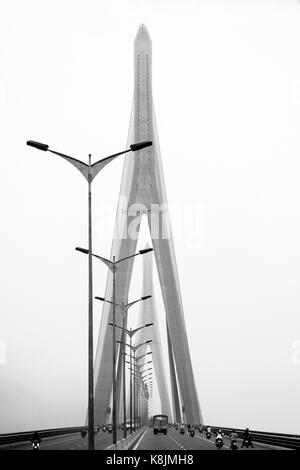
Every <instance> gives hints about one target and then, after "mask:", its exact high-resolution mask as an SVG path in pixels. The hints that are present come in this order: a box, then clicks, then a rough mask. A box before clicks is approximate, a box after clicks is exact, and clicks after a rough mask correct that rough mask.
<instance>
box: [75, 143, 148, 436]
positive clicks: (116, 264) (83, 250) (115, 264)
mask: <svg viewBox="0 0 300 470" xmlns="http://www.w3.org/2000/svg"><path fill="white" fill-rule="evenodd" d="M147 146H148V145H147ZM75 250H77V251H80V252H81V253H84V254H87V255H89V259H91V257H92V256H94V257H95V258H97V259H99V260H100V261H102V262H103V263H104V264H105V265H106V266H107V267H108V268H109V270H110V271H111V272H112V274H113V301H112V305H113V324H115V322H116V320H115V317H116V272H117V270H118V269H119V267H120V264H121V263H122V262H123V261H126V260H128V259H131V258H134V257H135V256H138V255H144V254H145V253H149V252H150V251H153V248H145V249H143V250H140V251H139V252H138V253H135V254H133V255H129V256H126V257H125V258H122V259H119V260H117V261H116V259H115V256H113V261H111V260H109V259H107V258H103V257H102V256H99V255H96V254H94V253H92V250H91V249H88V250H87V249H86V248H81V247H78V246H77V247H76V248H75ZM99 300H103V298H102V297H99ZM104 300H105V299H104ZM112 362H113V368H112V369H113V410H112V416H113V444H116V443H117V414H116V371H115V369H116V331H115V328H113V361H112Z"/></svg>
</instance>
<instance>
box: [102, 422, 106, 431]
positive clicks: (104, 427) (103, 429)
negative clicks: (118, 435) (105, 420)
mask: <svg viewBox="0 0 300 470" xmlns="http://www.w3.org/2000/svg"><path fill="white" fill-rule="evenodd" d="M102 431H103V432H105V431H106V426H105V424H103V426H102Z"/></svg>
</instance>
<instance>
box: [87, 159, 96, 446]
mask: <svg viewBox="0 0 300 470" xmlns="http://www.w3.org/2000/svg"><path fill="white" fill-rule="evenodd" d="M91 183H92V175H91V155H90V154H89V177H88V219H89V220H88V238H89V321H88V332H89V333H88V361H89V363H88V371H89V378H88V383H89V391H88V393H89V404H88V409H89V421H88V429H89V436H88V448H89V450H94V448H95V445H94V370H93V369H94V367H93V365H94V357H93V356H94V355H93V258H92V187H91Z"/></svg>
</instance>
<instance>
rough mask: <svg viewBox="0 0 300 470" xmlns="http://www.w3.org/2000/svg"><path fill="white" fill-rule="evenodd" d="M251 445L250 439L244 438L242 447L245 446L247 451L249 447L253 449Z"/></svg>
mask: <svg viewBox="0 0 300 470" xmlns="http://www.w3.org/2000/svg"><path fill="white" fill-rule="evenodd" d="M251 444H252V442H251V439H249V438H248V437H246V438H245V439H244V441H243V447H244V446H246V448H247V449H248V447H250V446H251V447H253V446H252V445H251Z"/></svg>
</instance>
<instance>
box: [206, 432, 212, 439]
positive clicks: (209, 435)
mask: <svg viewBox="0 0 300 470" xmlns="http://www.w3.org/2000/svg"><path fill="white" fill-rule="evenodd" d="M206 438H207V439H210V438H211V432H209V431H207V433H206Z"/></svg>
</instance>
